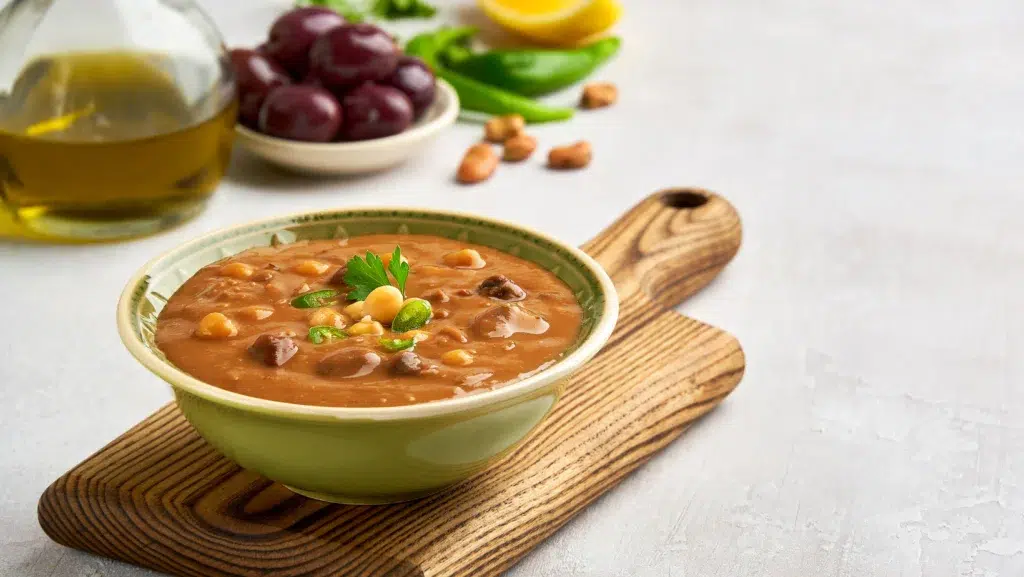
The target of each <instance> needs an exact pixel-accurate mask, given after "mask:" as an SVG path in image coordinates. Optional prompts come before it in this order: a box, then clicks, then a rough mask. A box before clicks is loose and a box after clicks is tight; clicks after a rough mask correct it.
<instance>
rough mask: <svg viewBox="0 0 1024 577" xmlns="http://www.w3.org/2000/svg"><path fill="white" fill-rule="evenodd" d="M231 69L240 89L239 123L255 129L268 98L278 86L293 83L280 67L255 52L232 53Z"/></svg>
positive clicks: (240, 50) (240, 49)
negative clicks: (261, 108)
mask: <svg viewBox="0 0 1024 577" xmlns="http://www.w3.org/2000/svg"><path fill="white" fill-rule="evenodd" d="M231 67H232V68H233V69H234V70H235V83H236V85H237V86H238V99H239V106H238V119H239V120H240V121H241V122H242V124H244V125H246V126H248V127H250V128H255V126H256V123H257V122H258V120H259V115H260V107H261V106H263V100H264V99H265V98H266V97H267V94H269V93H270V91H271V90H273V89H275V88H277V87H278V86H283V85H285V84H291V82H292V79H291V78H290V77H289V76H288V73H287V72H286V71H285V69H284V68H281V67H280V66H279V65H278V64H277V63H275V62H274V61H272V60H270V59H269V58H267V57H266V56H264V55H263V54H260V53H259V52H257V51H256V50H249V49H246V48H236V49H235V50H232V51H231Z"/></svg>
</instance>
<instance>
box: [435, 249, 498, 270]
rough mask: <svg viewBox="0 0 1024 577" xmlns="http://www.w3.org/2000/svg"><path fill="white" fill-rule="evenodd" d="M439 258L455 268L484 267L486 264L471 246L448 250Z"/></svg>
mask: <svg viewBox="0 0 1024 577" xmlns="http://www.w3.org/2000/svg"><path fill="white" fill-rule="evenodd" d="M441 260H443V261H444V264H446V265H448V266H451V267H455V268H484V266H486V265H487V263H486V262H485V261H484V259H483V257H482V256H480V253H479V252H477V251H475V250H473V249H471V248H464V249H462V250H460V251H457V252H450V253H448V254H446V255H444V257H442V259H441Z"/></svg>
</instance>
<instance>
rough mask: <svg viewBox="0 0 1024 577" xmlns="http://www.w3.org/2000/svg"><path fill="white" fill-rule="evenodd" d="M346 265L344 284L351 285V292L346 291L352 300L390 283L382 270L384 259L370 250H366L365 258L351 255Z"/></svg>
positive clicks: (359, 298) (364, 297)
mask: <svg viewBox="0 0 1024 577" xmlns="http://www.w3.org/2000/svg"><path fill="white" fill-rule="evenodd" d="M346 266H348V270H347V271H346V272H345V284H347V285H348V286H350V287H352V292H350V293H348V298H350V299H352V300H357V301H361V300H365V299H366V297H367V295H369V294H370V293H371V292H373V289H375V288H377V287H382V286H387V285H389V284H391V282H390V281H388V273H387V271H385V270H384V261H382V260H380V257H379V256H377V255H375V254H373V253H372V252H369V251H367V252H366V258H365V259H363V258H360V257H359V256H354V257H352V258H351V259H349V261H348V265H346Z"/></svg>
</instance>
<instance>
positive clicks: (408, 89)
mask: <svg viewBox="0 0 1024 577" xmlns="http://www.w3.org/2000/svg"><path fill="white" fill-rule="evenodd" d="M388 84H390V85H391V86H394V87H395V88H397V89H399V90H401V91H402V92H404V93H405V95H406V96H408V97H409V100H411V101H412V108H413V112H415V114H416V117H417V118H419V116H420V115H421V114H423V111H424V110H426V109H427V108H429V107H430V105H431V104H432V103H433V102H434V93H435V91H436V89H437V82H436V80H435V79H434V73H433V71H431V70H430V68H429V67H428V66H427V64H426V63H425V62H423V61H422V60H420V59H419V58H416V57H415V56H405V55H403V56H401V57H400V58H399V59H398V67H397V68H395V72H394V74H392V75H391V78H390V79H388Z"/></svg>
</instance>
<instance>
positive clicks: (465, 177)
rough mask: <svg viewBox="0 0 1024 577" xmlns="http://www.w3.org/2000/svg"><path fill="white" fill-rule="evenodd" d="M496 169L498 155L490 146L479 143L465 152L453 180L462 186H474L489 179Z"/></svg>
mask: <svg viewBox="0 0 1024 577" xmlns="http://www.w3.org/2000/svg"><path fill="white" fill-rule="evenodd" d="M497 168H498V154H497V153H496V152H494V148H493V147H492V146H491V145H490V144H487V143H484V142H481V143H479V144H474V145H473V146H470V147H469V150H467V151H466V154H465V155H464V156H463V157H462V163H461V164H459V171H458V172H457V173H456V175H455V179H456V180H458V181H459V182H461V183H462V184H476V183H478V182H483V181H485V180H487V179H488V178H490V177H491V175H492V174H494V171H495V169H497Z"/></svg>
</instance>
